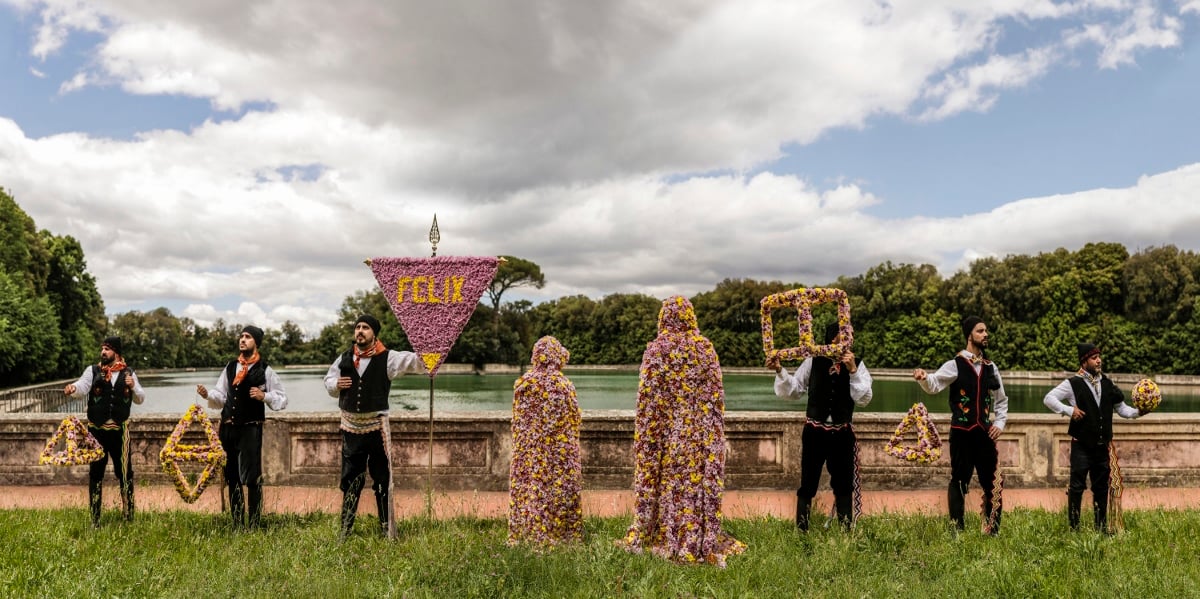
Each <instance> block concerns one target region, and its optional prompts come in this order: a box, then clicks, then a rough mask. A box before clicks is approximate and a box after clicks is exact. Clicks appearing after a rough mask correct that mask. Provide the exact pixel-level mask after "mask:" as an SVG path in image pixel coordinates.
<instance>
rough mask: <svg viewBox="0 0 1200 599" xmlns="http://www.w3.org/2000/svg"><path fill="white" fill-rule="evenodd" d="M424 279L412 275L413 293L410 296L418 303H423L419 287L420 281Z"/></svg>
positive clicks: (423, 299) (423, 297) (423, 298)
mask: <svg viewBox="0 0 1200 599" xmlns="http://www.w3.org/2000/svg"><path fill="white" fill-rule="evenodd" d="M424 280H425V277H413V293H412V297H413V301H414V302H416V303H418V304H423V303H425V296H423V295H421V291H420V289H421V283H422V282H423V281H424Z"/></svg>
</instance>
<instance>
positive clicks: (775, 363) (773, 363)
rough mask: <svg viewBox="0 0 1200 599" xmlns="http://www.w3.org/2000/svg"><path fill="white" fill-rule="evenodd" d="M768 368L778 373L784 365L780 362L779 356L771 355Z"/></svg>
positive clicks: (768, 359)
mask: <svg viewBox="0 0 1200 599" xmlns="http://www.w3.org/2000/svg"><path fill="white" fill-rule="evenodd" d="M767 368H770V369H771V370H774V371H775V373H776V374H778V373H779V369H780V368H782V366H781V365H780V364H779V356H771V357H770V358H767Z"/></svg>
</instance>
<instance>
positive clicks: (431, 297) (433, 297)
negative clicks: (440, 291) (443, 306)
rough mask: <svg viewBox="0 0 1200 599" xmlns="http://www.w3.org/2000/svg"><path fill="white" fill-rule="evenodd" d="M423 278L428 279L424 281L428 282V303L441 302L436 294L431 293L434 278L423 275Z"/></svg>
mask: <svg viewBox="0 0 1200 599" xmlns="http://www.w3.org/2000/svg"><path fill="white" fill-rule="evenodd" d="M425 278H426V279H428V280H427V281H426V283H427V284H428V288H429V303H431V304H440V303H442V300H441V299H440V298H439V297H438V296H436V295H434V294H433V284H434V282H435V279H434V278H433V277H425Z"/></svg>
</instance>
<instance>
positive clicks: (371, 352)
mask: <svg viewBox="0 0 1200 599" xmlns="http://www.w3.org/2000/svg"><path fill="white" fill-rule="evenodd" d="M385 351H387V348H386V347H384V346H383V342H382V341H380V340H378V339H376V340H375V345H372V346H371V347H369V348H367V349H366V351H363V350H361V349H358V346H357V345H355V346H354V369H355V370H358V363H359V361H360V360H361V359H362V358H370V357H372V356H376V355H378V354H382V353H383V352H385Z"/></svg>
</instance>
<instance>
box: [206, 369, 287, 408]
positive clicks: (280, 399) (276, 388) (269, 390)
mask: <svg viewBox="0 0 1200 599" xmlns="http://www.w3.org/2000/svg"><path fill="white" fill-rule="evenodd" d="M266 375H267V382H266V384H265V385H263V386H264V387H265V388H264V389H263V403H265V404H267V407H268V408H271V409H272V410H275V411H276V412H278V411H279V410H282V409H284V408H286V407H287V404H288V398H287V392H286V391H284V390H283V381H281V380H279V375H278V374H275V369H273V368H271V367H270V366H268V367H267V372H266ZM222 376H224V374H222Z"/></svg>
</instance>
